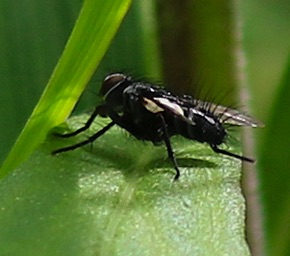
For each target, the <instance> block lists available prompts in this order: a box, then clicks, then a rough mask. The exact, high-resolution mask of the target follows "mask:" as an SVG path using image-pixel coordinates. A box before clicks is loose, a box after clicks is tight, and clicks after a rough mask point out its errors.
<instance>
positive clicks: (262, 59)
mask: <svg viewBox="0 0 290 256" xmlns="http://www.w3.org/2000/svg"><path fill="white" fill-rule="evenodd" d="M81 5H82V1H80V0H70V1H57V0H42V1H41V3H40V2H39V1H36V0H18V1H17V2H16V1H9V0H2V1H1V2H0V19H1V21H0V26H1V33H0V47H1V51H0V60H1V61H0V86H1V90H0V100H1V105H0V114H1V122H0V131H1V132H0V141H1V147H0V162H1V163H2V162H3V161H4V159H5V158H6V156H7V154H8V152H9V150H10V149H11V147H12V145H13V143H14V142H15V140H16V138H17V136H18V135H19V133H20V131H21V129H22V128H23V126H24V124H25V122H26V121H27V119H28V117H29V115H30V113H31V112H32V110H33V108H34V106H35V104H36V103H37V101H38V99H39V97H40V95H41V93H42V91H43V89H44V87H45V85H46V83H47V81H48V79H49V77H50V75H51V73H52V71H53V69H54V66H55V65H56V63H57V61H58V59H59V57H60V55H61V53H62V51H63V49H64V46H65V44H66V41H67V39H68V36H69V35H70V32H71V30H72V28H73V26H74V23H75V20H76V18H77V16H78V13H79V10H80V8H81ZM239 11H240V14H241V16H242V19H243V21H244V24H243V46H242V47H243V48H244V50H245V55H246V62H247V66H246V73H247V77H248V83H249V91H250V100H249V103H250V107H251V112H252V114H253V115H254V116H255V117H257V119H259V120H262V121H263V122H264V123H265V124H266V127H265V128H264V129H263V130H261V129H260V130H259V131H257V154H258V159H259V162H258V163H259V164H258V167H259V177H260V187H261V189H260V191H261V195H262V200H263V201H262V202H263V212H264V217H263V218H264V223H265V233H266V235H265V236H266V240H267V245H266V247H267V251H268V252H269V255H290V244H289V242H290V238H289V237H290V234H289V233H290V231H289V230H290V229H289V223H290V196H289V195H290V193H289V182H290V172H289V169H290V161H289V159H290V149H289V145H290V144H289V143H290V139H289V137H290V136H289V135H288V133H289V130H290V106H289V102H288V98H289V97H290V91H289V85H288V84H289V83H290V75H289V73H290V71H289V70H290V68H289V67H290V61H289V56H290V55H289V52H290V51H289V50H290V32H289V27H290V3H289V1H287V0H281V1H274V0H266V1H265V0H264V1H262V0H255V1H250V0H247V1H242V4H241V9H240V10H239ZM156 13H157V11H156V7H155V1H145V0H143V1H142V0H139V1H134V4H133V6H132V8H131V10H130V12H129V14H128V15H127V17H126V19H125V21H124V22H123V24H122V26H121V28H120V30H119V32H118V34H117V36H116V38H115V39H114V41H113V43H112V45H111V47H110V49H109V51H108V53H107V54H106V56H105V58H104V60H103V61H102V64H101V66H100V67H99V69H98V70H97V72H96V74H95V76H94V77H93V78H92V81H91V83H90V84H89V89H88V90H87V91H86V92H85V93H84V95H83V97H82V100H81V101H80V103H79V104H78V106H77V109H76V112H83V111H87V110H91V109H93V107H94V105H95V104H96V102H97V100H99V99H98V98H96V95H95V94H94V93H97V92H96V90H95V89H94V85H95V84H96V83H100V81H101V79H102V77H103V76H104V75H105V74H107V73H108V72H112V71H116V70H117V71H128V72H131V73H133V74H135V75H138V76H142V75H143V76H144V75H145V76H146V77H151V78H154V79H155V80H160V79H161V78H162V76H161V61H160V59H159V57H160V55H161V53H160V52H159V50H158V44H156V41H154V38H156V34H157V32H158V31H157V25H156V23H157V22H158V19H157V18H156ZM200 79H201V80H204V79H205V78H204V77H201V78H200ZM165 80H166V78H165ZM92 92H94V93H92Z"/></svg>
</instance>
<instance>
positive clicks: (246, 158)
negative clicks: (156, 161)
mask: <svg viewBox="0 0 290 256" xmlns="http://www.w3.org/2000/svg"><path fill="white" fill-rule="evenodd" d="M210 147H211V148H212V150H213V151H214V152H216V153H218V154H223V155H227V156H231V157H234V158H237V159H240V160H242V161H246V162H249V163H255V160H254V159H252V158H248V157H245V156H240V155H237V154H234V153H232V152H228V151H226V150H223V149H220V148H218V146H217V145H210Z"/></svg>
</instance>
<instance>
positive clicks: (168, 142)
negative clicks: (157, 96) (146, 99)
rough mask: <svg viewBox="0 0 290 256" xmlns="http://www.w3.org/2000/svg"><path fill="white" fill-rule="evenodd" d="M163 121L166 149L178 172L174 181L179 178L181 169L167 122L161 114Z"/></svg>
mask: <svg viewBox="0 0 290 256" xmlns="http://www.w3.org/2000/svg"><path fill="white" fill-rule="evenodd" d="M160 118H161V121H162V128H163V133H164V138H163V139H164V142H165V145H166V149H167V154H168V157H169V159H170V160H171V162H172V163H173V166H174V169H175V171H176V174H175V176H174V181H176V180H178V178H179V176H180V171H179V169H178V165H177V161H176V158H175V155H174V152H173V149H172V146H171V143H170V139H169V134H168V130H167V124H166V122H165V120H164V117H163V116H162V115H160Z"/></svg>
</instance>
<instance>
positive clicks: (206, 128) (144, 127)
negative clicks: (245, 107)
mask: <svg viewBox="0 0 290 256" xmlns="http://www.w3.org/2000/svg"><path fill="white" fill-rule="evenodd" d="M100 94H101V95H102V96H103V98H104V103H103V104H102V105H99V106H97V107H96V108H95V110H94V112H93V113H92V115H91V116H90V118H89V119H88V120H87V122H86V123H85V125H84V126H83V127H81V128H79V129H77V130H76V131H74V132H71V133H67V134H58V136H60V137H62V138H68V137H72V136H75V135H77V134H79V133H81V132H83V131H85V130H87V129H88V128H89V127H90V126H91V124H92V123H93V121H94V120H95V118H96V117H97V116H98V115H100V116H102V117H109V118H110V119H111V122H110V123H109V124H108V125H106V126H105V127H103V128H102V129H101V130H99V131H98V132H97V133H95V134H94V135H92V136H90V137H89V138H87V139H86V140H84V141H82V142H79V143H77V144H74V145H71V146H68V147H64V148H60V149H57V150H55V151H53V152H52V153H53V154H58V153H62V152H66V151H70V150H74V149H76V148H79V147H82V146H84V145H87V144H89V143H91V142H93V141H95V140H96V139H97V138H99V137H100V136H102V135H103V134H105V133H106V132H107V131H108V130H109V129H110V128H112V127H113V126H114V125H118V126H120V127H121V128H123V129H125V130H126V131H128V132H129V133H131V134H132V135H133V136H134V137H135V138H137V139H139V140H146V141H151V142H152V143H153V144H154V145H160V144H163V143H164V144H165V146H166V149H167V154H168V157H169V159H170V160H171V161H172V164H173V166H174V169H175V171H176V174H175V176H174V180H177V179H178V178H179V176H180V171H179V168H178V164H177V161H176V158H175V155H174V151H173V149H172V146H171V142H170V138H171V137H172V136H174V135H181V136H183V137H185V138H187V139H190V140H195V141H198V142H201V143H207V144H208V145H209V146H210V147H211V148H212V150H213V151H214V152H216V153H219V154H223V155H227V156H230V157H234V158H237V159H240V160H241V161H245V162H250V163H253V162H254V160H253V159H251V158H248V157H245V156H240V155H237V154H235V153H232V152H229V151H226V150H223V149H221V148H220V147H219V146H220V145H221V144H223V143H225V142H226V139H227V134H228V133H227V130H226V128H225V126H226V125H232V126H250V127H259V126H262V124H261V123H259V122H257V121H255V120H254V119H253V118H251V117H249V116H247V115H245V114H242V113H240V112H239V111H237V110H233V109H230V108H227V107H223V106H219V105H216V104H214V103H209V102H204V101H201V100H197V99H194V98H192V97H191V96H188V95H183V96H176V95H174V94H172V93H171V92H169V91H168V90H165V89H163V88H161V87H158V86H155V85H153V84H150V83H146V82H142V81H135V80H133V79H132V78H131V77H130V76H126V75H124V74H121V73H114V74H111V75H108V76H107V77H105V79H104V81H103V84H102V87H101V90H100Z"/></svg>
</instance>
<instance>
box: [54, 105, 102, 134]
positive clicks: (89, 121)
mask: <svg viewBox="0 0 290 256" xmlns="http://www.w3.org/2000/svg"><path fill="white" fill-rule="evenodd" d="M102 107H103V106H102V105H101V106H97V107H96V108H95V110H94V112H93V113H92V115H91V116H90V118H89V119H88V121H87V122H86V123H85V125H84V126H83V127H81V128H79V129H77V130H76V131H74V132H71V133H65V134H59V133H54V134H53V135H55V136H57V137H61V138H69V137H73V136H75V135H77V134H79V133H81V132H83V131H85V130H87V129H89V128H90V126H91V124H92V123H93V122H94V120H95V118H96V117H97V115H98V114H99V113H100V110H101V109H102Z"/></svg>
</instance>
